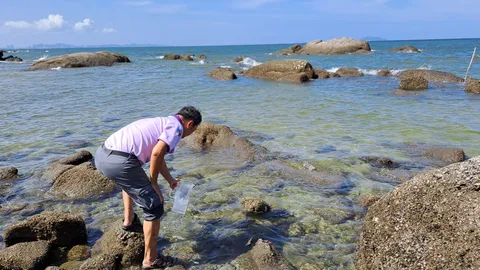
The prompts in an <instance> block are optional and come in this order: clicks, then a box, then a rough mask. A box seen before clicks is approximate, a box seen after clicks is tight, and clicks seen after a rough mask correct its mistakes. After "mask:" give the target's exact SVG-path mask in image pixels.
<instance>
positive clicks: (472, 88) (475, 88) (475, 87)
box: [465, 80, 480, 94]
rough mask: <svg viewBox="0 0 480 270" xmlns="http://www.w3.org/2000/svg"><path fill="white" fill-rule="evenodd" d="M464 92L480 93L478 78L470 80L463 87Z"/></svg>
mask: <svg viewBox="0 0 480 270" xmlns="http://www.w3.org/2000/svg"><path fill="white" fill-rule="evenodd" d="M465 92H470V93H474V94H480V81H479V80H472V81H470V82H469V83H468V84H467V87H466V88H465Z"/></svg>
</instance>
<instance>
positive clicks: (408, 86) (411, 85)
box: [398, 76, 428, 90]
mask: <svg viewBox="0 0 480 270" xmlns="http://www.w3.org/2000/svg"><path fill="white" fill-rule="evenodd" d="M398 89H401V90H424V89H428V80H427V79H425V78H423V77H420V76H414V77H408V78H405V79H402V80H401V81H400V84H399V85H398Z"/></svg>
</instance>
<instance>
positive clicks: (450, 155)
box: [424, 147, 465, 164]
mask: <svg viewBox="0 0 480 270" xmlns="http://www.w3.org/2000/svg"><path fill="white" fill-rule="evenodd" d="M424 156H426V157H432V158H436V159H439V160H441V161H443V162H445V163H448V164H451V163H456V162H462V161H464V160H465V152H464V151H463V149H461V148H456V147H430V148H428V149H427V150H426V151H425V153H424Z"/></svg>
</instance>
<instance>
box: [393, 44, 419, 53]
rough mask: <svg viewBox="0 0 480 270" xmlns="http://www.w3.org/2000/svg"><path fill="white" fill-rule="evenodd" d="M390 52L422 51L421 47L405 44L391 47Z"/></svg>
mask: <svg viewBox="0 0 480 270" xmlns="http://www.w3.org/2000/svg"><path fill="white" fill-rule="evenodd" d="M390 52H397V53H419V52H421V51H420V50H419V49H417V48H415V47H413V46H403V47H399V48H394V49H391V50H390Z"/></svg>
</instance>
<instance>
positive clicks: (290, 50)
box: [277, 44, 302, 55]
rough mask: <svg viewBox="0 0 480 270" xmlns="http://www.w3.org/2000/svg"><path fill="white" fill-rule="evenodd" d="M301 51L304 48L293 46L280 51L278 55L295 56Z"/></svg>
mask: <svg viewBox="0 0 480 270" xmlns="http://www.w3.org/2000/svg"><path fill="white" fill-rule="evenodd" d="M301 49H302V46H300V45H298V44H295V45H292V46H291V47H288V48H286V49H283V50H280V51H278V52H277V54H280V55H289V54H295V53H297V52H298V51H299V50H301Z"/></svg>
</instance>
